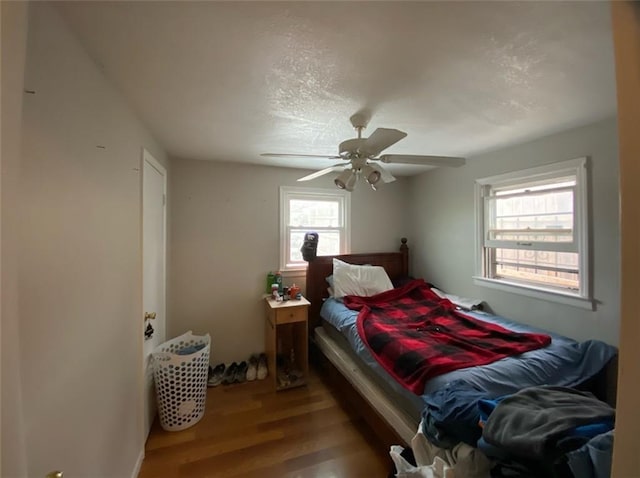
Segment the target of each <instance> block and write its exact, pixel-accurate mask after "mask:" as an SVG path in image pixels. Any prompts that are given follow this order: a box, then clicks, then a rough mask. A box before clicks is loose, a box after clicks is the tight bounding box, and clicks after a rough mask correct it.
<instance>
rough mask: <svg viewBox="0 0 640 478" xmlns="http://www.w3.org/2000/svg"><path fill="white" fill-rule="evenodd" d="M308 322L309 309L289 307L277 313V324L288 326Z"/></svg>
mask: <svg viewBox="0 0 640 478" xmlns="http://www.w3.org/2000/svg"><path fill="white" fill-rule="evenodd" d="M306 320H307V308H306V307H304V306H301V307H287V308H286V309H280V310H278V311H276V321H277V322H276V323H278V324H288V323H291V322H304V321H306Z"/></svg>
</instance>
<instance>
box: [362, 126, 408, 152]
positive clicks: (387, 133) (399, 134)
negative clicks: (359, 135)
mask: <svg viewBox="0 0 640 478" xmlns="http://www.w3.org/2000/svg"><path fill="white" fill-rule="evenodd" d="M406 135H407V133H405V132H404V131H400V130H397V129H389V128H378V129H376V130H375V131H374V132H373V133H372V134H371V136H369V137H368V138H367V139H365V140H364V144H363V145H362V146H361V147H360V148H359V149H360V152H361V153H364V154H365V155H366V156H377V155H378V154H380V152H381V151H382V150H384V149H387V148H388V147H389V146H391V145H392V144H396V143H397V142H398V141H400V140H401V139H402V138H404V137H405V136H406Z"/></svg>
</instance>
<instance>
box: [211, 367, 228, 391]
mask: <svg viewBox="0 0 640 478" xmlns="http://www.w3.org/2000/svg"><path fill="white" fill-rule="evenodd" d="M224 369H225V365H224V364H223V363H219V364H218V365H216V366H215V368H214V367H212V366H211V365H209V378H208V379H207V387H217V386H218V385H220V383H222V379H223V377H224Z"/></svg>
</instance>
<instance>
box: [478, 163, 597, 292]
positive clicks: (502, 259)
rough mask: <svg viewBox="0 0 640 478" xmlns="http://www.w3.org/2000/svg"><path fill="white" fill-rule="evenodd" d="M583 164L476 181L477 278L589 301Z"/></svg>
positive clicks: (585, 189)
mask: <svg viewBox="0 0 640 478" xmlns="http://www.w3.org/2000/svg"><path fill="white" fill-rule="evenodd" d="M586 163H587V160H586V158H579V159H575V160H571V161H564V162H561V163H555V164H550V165H546V166H541V167H538V168H532V169H527V170H524V171H518V172H514V173H508V174H503V175H500V176H494V177H490V178H484V179H479V180H477V181H476V199H477V211H476V213H477V221H476V222H477V229H478V261H477V277H476V278H477V279H480V280H481V281H485V282H487V281H488V282H493V283H494V284H502V285H507V286H510V287H511V288H517V289H520V290H515V291H516V292H521V293H527V292H526V291H527V290H530V291H537V292H547V293H552V294H554V293H555V294H557V295H563V296H565V297H572V296H573V297H575V298H578V299H589V297H590V295H589V273H588V259H589V250H588V223H587V220H588V218H587V183H586ZM483 285H486V284H483ZM532 295H536V294H532Z"/></svg>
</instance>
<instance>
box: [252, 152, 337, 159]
mask: <svg viewBox="0 0 640 478" xmlns="http://www.w3.org/2000/svg"><path fill="white" fill-rule="evenodd" d="M260 156H265V157H267V158H324V159H342V158H341V157H340V156H335V155H330V154H324V155H323V154H288V153H282V154H281V153H262V154H260Z"/></svg>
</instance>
